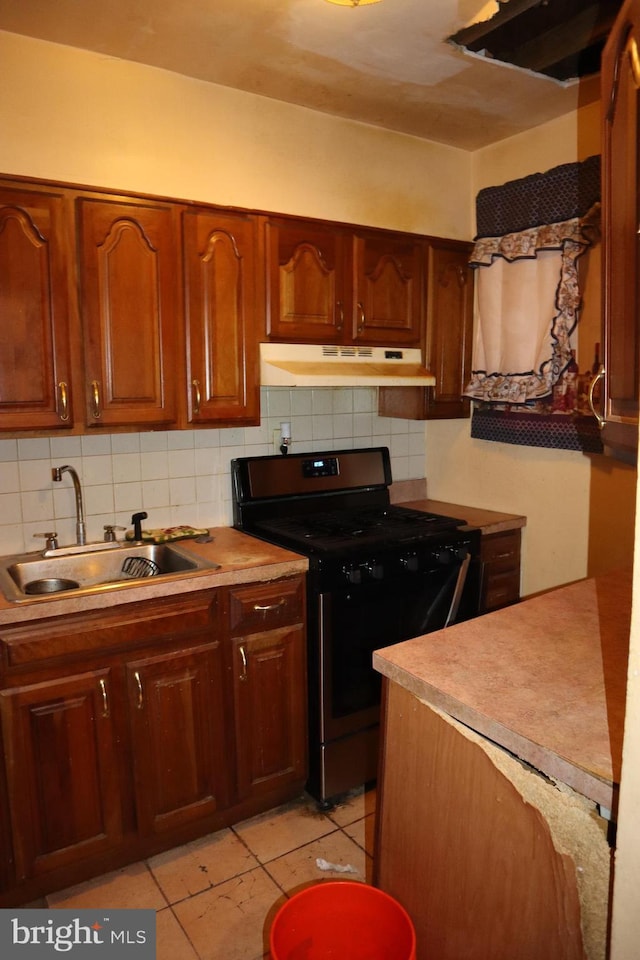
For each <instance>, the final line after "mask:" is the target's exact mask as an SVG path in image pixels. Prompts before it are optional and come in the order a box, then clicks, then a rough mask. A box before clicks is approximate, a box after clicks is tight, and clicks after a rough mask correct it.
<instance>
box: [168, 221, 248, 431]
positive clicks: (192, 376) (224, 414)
mask: <svg viewBox="0 0 640 960" xmlns="http://www.w3.org/2000/svg"><path fill="white" fill-rule="evenodd" d="M183 237H184V258H185V267H184V269H185V303H186V314H187V319H186V329H187V398H188V400H187V410H188V414H187V416H188V421H189V423H219V422H224V421H233V422H235V423H237V422H242V421H245V422H249V423H250V422H257V420H258V419H259V416H260V396H259V382H258V369H257V348H256V345H257V333H256V323H257V318H258V316H259V303H258V291H257V277H256V263H257V260H256V247H257V225H256V220H255V217H253V216H251V215H243V214H240V213H238V214H232V213H229V214H227V213H225V212H223V211H216V210H204V209H195V210H189V211H187V212H186V213H185V214H184V215H183Z"/></svg>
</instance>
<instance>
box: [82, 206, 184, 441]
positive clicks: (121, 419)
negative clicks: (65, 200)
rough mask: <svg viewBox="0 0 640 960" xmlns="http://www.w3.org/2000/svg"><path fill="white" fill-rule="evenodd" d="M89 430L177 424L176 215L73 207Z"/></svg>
mask: <svg viewBox="0 0 640 960" xmlns="http://www.w3.org/2000/svg"><path fill="white" fill-rule="evenodd" d="M78 217H79V224H80V290H81V292H80V305H81V306H80V309H81V319H82V324H83V332H84V347H85V373H86V382H85V391H86V422H87V424H88V425H89V426H96V427H100V426H105V427H109V426H126V425H127V424H138V425H140V426H162V425H167V426H168V425H170V424H172V423H174V422H175V421H176V419H177V407H176V386H177V384H176V380H177V376H176V370H177V364H176V356H177V355H179V353H180V352H181V344H180V339H179V330H180V326H181V322H180V318H181V316H182V306H181V284H180V275H179V270H177V269H176V267H177V265H178V264H179V262H180V261H179V248H178V227H177V213H176V208H175V206H173V205H172V204H170V203H166V204H165V203H162V202H158V203H153V202H145V201H143V200H139V201H138V200H135V201H131V202H124V201H123V202H119V201H117V200H115V199H114V200H110V199H109V200H107V199H85V198H82V199H80V200H78Z"/></svg>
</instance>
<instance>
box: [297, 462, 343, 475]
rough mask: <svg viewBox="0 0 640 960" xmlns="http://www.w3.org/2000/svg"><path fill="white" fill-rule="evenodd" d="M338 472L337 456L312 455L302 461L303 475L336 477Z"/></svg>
mask: <svg viewBox="0 0 640 960" xmlns="http://www.w3.org/2000/svg"><path fill="white" fill-rule="evenodd" d="M339 473H340V469H339V467H338V458H337V457H314V458H312V459H311V460H303V461H302V476H303V477H307V478H310V477H337V476H338V474H339Z"/></svg>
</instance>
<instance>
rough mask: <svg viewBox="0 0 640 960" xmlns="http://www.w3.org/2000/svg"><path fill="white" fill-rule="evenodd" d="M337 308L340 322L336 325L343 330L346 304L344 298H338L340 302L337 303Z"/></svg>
mask: <svg viewBox="0 0 640 960" xmlns="http://www.w3.org/2000/svg"><path fill="white" fill-rule="evenodd" d="M336 310H337V313H338V322H337V324H336V327H337V328H338V330H342V328H343V327H344V305H343V303H342V300H338V302H337V303H336Z"/></svg>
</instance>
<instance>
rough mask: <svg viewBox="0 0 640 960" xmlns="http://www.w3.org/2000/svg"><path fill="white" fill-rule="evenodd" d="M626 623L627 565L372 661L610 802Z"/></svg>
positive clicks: (617, 757) (617, 756)
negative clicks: (617, 570)
mask: <svg viewBox="0 0 640 960" xmlns="http://www.w3.org/2000/svg"><path fill="white" fill-rule="evenodd" d="M630 622H631V573H630V572H628V571H622V572H618V573H614V574H608V575H606V576H602V577H597V578H595V579H588V580H581V581H579V582H577V583H573V584H569V585H568V586H564V587H559V588H557V589H555V590H552V591H549V592H548V593H545V594H542V595H540V596H536V597H532V598H530V599H528V600H524V601H523V602H521V603H518V604H515V605H514V606H511V607H507V608H505V609H503V610H498V611H495V612H494V613H489V614H486V615H485V616H483V617H478V618H476V619H475V620H469V621H467V622H465V623H460V624H456V625H454V626H451V627H449V628H448V629H446V630H439V631H437V632H434V633H431V634H427V635H426V636H423V637H418V638H416V639H414V640H408V641H406V642H405V643H399V644H397V645H395V646H393V647H386V648H385V649H383V650H378V651H376V652H375V653H374V655H373V663H374V666H375V668H376V669H377V670H378V671H379V672H380V673H382V674H383V675H384V676H385V677H387V678H389V680H392V681H394V682H395V683H399V684H400V685H401V686H403V687H405V688H406V689H407V690H409V691H410V692H411V693H413V694H414V695H415V696H417V697H419V698H420V699H421V700H423V701H425V702H426V703H427V704H429V705H431V706H434V707H436V708H438V709H439V710H442V711H443V712H444V713H446V714H447V715H449V716H451V717H453V718H455V719H456V720H458V721H460V722H461V723H464V724H465V725H466V726H468V727H470V728H471V729H473V730H475V731H476V732H477V733H480V734H482V735H483V736H485V737H487V738H488V739H490V740H492V741H493V742H495V743H497V744H499V745H500V746H502V747H504V748H505V749H507V750H509V751H510V752H511V753H513V754H515V755H516V756H517V757H519V758H521V759H522V760H524V761H526V762H527V763H529V764H531V765H532V766H533V767H535V768H536V769H538V770H539V771H541V772H542V773H544V774H546V775H547V776H549V777H552V778H554V779H557V780H560V781H562V782H564V783H566V784H568V785H569V786H571V787H572V788H573V789H575V790H577V791H578V792H579V793H582V794H583V795H584V796H586V797H588V798H589V799H591V800H593V801H594V802H596V803H599V804H601V805H602V806H604V807H606V808H607V809H612V807H613V806H614V794H615V786H616V785H617V784H619V782H620V770H621V763H622V737H623V726H624V708H625V691H626V678H627V659H628V642H629V629H630ZM417 749H419V745H417Z"/></svg>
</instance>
